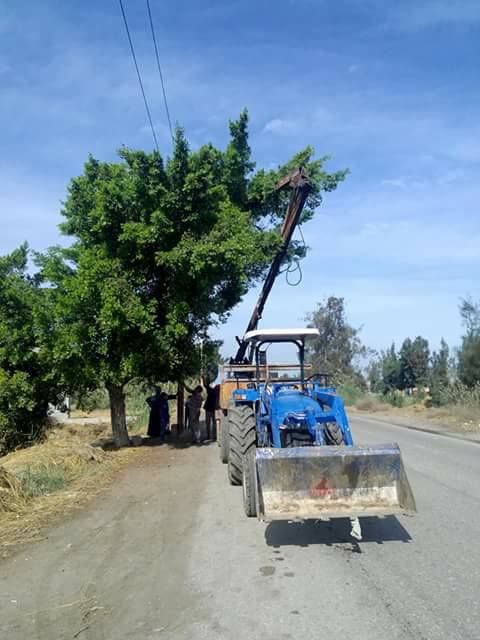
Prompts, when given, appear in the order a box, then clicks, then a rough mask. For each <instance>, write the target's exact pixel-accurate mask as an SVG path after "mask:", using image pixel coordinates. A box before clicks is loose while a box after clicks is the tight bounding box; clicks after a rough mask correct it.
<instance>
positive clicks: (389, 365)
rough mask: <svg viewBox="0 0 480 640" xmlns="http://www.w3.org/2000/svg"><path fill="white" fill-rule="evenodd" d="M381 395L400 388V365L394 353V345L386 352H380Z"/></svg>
mask: <svg viewBox="0 0 480 640" xmlns="http://www.w3.org/2000/svg"><path fill="white" fill-rule="evenodd" d="M381 367H382V379H383V393H388V392H389V391H392V390H393V389H399V388H400V363H399V360H398V358H397V353H396V351H395V344H394V343H393V342H392V345H391V347H390V348H389V349H387V351H383V352H382V356H381Z"/></svg>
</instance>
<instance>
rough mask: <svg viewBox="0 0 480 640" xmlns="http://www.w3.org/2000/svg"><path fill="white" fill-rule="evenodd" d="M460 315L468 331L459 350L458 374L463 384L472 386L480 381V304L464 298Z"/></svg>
mask: <svg viewBox="0 0 480 640" xmlns="http://www.w3.org/2000/svg"><path fill="white" fill-rule="evenodd" d="M460 315H461V317H462V321H463V325H464V327H465V329H466V333H465V335H464V336H462V345H461V347H460V349H459V352H458V374H459V377H460V380H461V382H462V383H463V384H465V385H467V386H469V387H471V386H474V385H476V384H477V383H478V382H480V304H477V303H474V302H473V301H472V300H471V299H469V298H467V299H465V300H462V303H461V305H460Z"/></svg>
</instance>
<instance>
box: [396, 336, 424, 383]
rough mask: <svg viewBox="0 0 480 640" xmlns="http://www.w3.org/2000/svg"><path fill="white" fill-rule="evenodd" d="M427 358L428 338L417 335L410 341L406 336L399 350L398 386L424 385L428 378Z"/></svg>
mask: <svg viewBox="0 0 480 640" xmlns="http://www.w3.org/2000/svg"><path fill="white" fill-rule="evenodd" d="M429 360H430V351H429V347H428V340H426V339H425V338H422V337H421V336H417V337H416V338H415V340H413V342H412V340H410V338H406V339H405V340H404V341H403V344H402V347H401V349H400V352H399V361H400V379H399V388H400V389H411V388H413V387H419V386H425V385H426V384H427V382H428V378H429Z"/></svg>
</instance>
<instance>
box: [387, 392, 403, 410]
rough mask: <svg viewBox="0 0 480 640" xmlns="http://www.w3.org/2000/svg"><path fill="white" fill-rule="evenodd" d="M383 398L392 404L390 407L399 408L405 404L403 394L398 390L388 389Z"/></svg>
mask: <svg viewBox="0 0 480 640" xmlns="http://www.w3.org/2000/svg"><path fill="white" fill-rule="evenodd" d="M384 399H385V400H386V401H387V402H388V403H389V404H391V405H392V407H398V408H401V407H403V406H404V405H405V396H404V395H403V394H402V393H399V392H398V391H389V392H388V393H386V394H385V396H384Z"/></svg>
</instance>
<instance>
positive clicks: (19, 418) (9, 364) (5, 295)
mask: <svg viewBox="0 0 480 640" xmlns="http://www.w3.org/2000/svg"><path fill="white" fill-rule="evenodd" d="M27 260H28V248H27V246H26V245H22V246H21V247H19V248H18V249H17V250H15V251H14V252H13V253H11V254H10V255H8V256H5V257H2V258H0V454H2V453H4V452H6V451H8V450H9V449H12V448H14V447H16V446H20V445H25V444H28V443H30V442H32V441H34V440H35V439H36V438H38V437H39V436H40V434H41V433H42V430H43V429H44V427H45V425H46V422H47V415H48V403H49V402H52V403H56V402H57V401H58V400H59V396H60V385H59V384H58V380H57V378H56V377H55V376H54V375H52V373H51V370H50V364H49V362H48V361H46V360H45V359H44V358H43V353H42V352H41V350H40V349H39V341H38V335H37V333H38V332H37V328H38V327H37V316H38V313H39V309H40V308H41V306H42V291H41V290H40V289H39V288H38V286H37V283H36V282H35V280H34V279H33V278H31V277H30V276H29V275H28V273H27Z"/></svg>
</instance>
